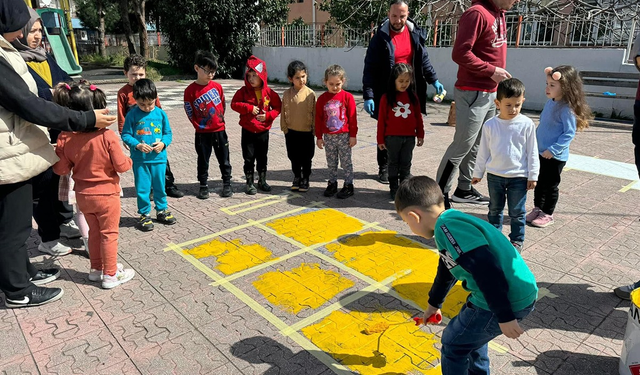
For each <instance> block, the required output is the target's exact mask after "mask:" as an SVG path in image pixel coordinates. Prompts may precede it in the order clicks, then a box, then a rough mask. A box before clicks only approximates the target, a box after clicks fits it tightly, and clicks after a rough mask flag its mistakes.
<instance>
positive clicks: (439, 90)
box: [432, 80, 444, 95]
mask: <svg viewBox="0 0 640 375" xmlns="http://www.w3.org/2000/svg"><path fill="white" fill-rule="evenodd" d="M432 86H433V88H434V89H436V92H437V93H438V95H440V94H442V93H443V92H444V86H443V85H442V83H440V81H438V80H436V81H435V82H434V83H433V85H432Z"/></svg>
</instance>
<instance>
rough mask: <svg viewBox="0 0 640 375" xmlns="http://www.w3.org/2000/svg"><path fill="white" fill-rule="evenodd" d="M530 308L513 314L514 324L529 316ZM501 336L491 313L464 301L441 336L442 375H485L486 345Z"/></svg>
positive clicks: (486, 364) (487, 368)
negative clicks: (515, 321) (514, 317)
mask: <svg viewBox="0 0 640 375" xmlns="http://www.w3.org/2000/svg"><path fill="white" fill-rule="evenodd" d="M533 307H534V304H533V303H532V304H531V305H530V306H529V307H526V308H525V309H523V310H520V311H516V312H515V313H514V315H515V316H516V319H517V320H518V322H520V321H521V320H522V319H524V318H525V317H526V316H527V315H529V313H531V311H533ZM501 334H502V331H501V330H500V326H499V325H498V318H497V317H496V315H495V314H494V313H492V312H491V311H487V310H484V309H481V308H479V307H478V306H475V305H474V304H472V303H471V302H467V303H466V304H465V305H464V306H463V307H462V309H461V310H460V313H459V314H458V315H457V316H456V317H455V318H453V319H451V321H450V322H449V324H448V325H447V328H445V329H444V332H443V333H442V349H441V351H442V360H441V367H442V375H467V374H468V375H485V374H487V375H488V374H489V353H488V350H489V349H488V348H489V346H488V344H489V341H491V340H493V339H494V338H496V337H498V336H500V335H501Z"/></svg>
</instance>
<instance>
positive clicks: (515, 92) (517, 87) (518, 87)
mask: <svg viewBox="0 0 640 375" xmlns="http://www.w3.org/2000/svg"><path fill="white" fill-rule="evenodd" d="M521 96H524V83H522V81H520V80H519V79H517V78H509V79H505V80H503V81H500V83H499V84H498V92H497V93H496V99H498V100H502V99H508V98H519V97H521Z"/></svg>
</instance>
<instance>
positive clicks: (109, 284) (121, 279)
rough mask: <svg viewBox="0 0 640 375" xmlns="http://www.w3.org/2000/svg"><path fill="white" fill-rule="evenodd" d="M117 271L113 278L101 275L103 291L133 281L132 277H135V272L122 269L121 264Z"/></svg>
mask: <svg viewBox="0 0 640 375" xmlns="http://www.w3.org/2000/svg"><path fill="white" fill-rule="evenodd" d="M118 266H119V267H118V271H116V274H115V275H113V276H109V275H103V276H102V287H103V288H104V289H111V288H115V287H117V286H118V285H120V284H124V283H126V282H127V281H129V280H131V279H133V276H135V275H136V271H134V270H132V269H130V268H122V264H119V265H118Z"/></svg>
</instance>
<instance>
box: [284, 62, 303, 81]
mask: <svg viewBox="0 0 640 375" xmlns="http://www.w3.org/2000/svg"><path fill="white" fill-rule="evenodd" d="M298 72H305V73H306V72H307V66H306V65H304V63H303V62H302V61H299V60H293V61H292V62H290V63H289V66H287V77H289V78H293V76H295V75H296V73H298Z"/></svg>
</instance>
